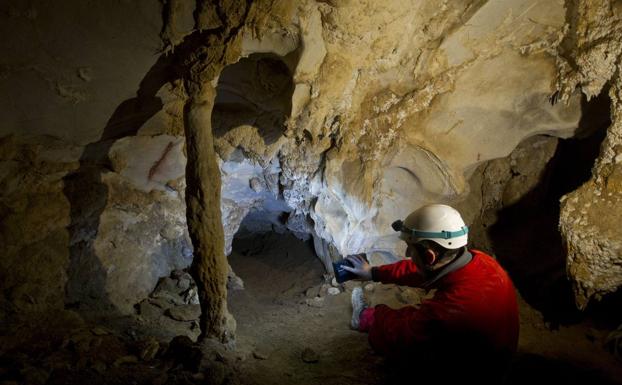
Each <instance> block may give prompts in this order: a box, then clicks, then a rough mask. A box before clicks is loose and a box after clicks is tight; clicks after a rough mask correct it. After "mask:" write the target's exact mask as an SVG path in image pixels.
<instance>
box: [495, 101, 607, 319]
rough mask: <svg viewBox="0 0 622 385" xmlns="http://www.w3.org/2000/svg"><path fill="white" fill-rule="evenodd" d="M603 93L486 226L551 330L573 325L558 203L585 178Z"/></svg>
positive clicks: (599, 132) (594, 152)
mask: <svg viewBox="0 0 622 385" xmlns="http://www.w3.org/2000/svg"><path fill="white" fill-rule="evenodd" d="M609 109H610V99H609V97H608V94H607V90H604V91H603V92H602V93H601V95H599V96H598V97H596V98H594V99H592V100H591V101H590V102H587V101H586V100H585V97H584V99H583V100H582V117H581V120H580V122H579V129H578V131H577V136H576V137H574V138H570V139H565V140H560V141H559V144H558V147H557V150H556V153H555V155H554V156H553V158H552V159H551V160H550V161H549V163H548V165H547V167H546V170H545V172H544V176H543V178H542V180H541V181H540V183H539V184H538V185H537V186H536V187H535V188H534V189H533V190H531V191H530V192H529V193H528V194H527V195H526V196H525V197H524V198H523V199H522V200H521V201H519V202H518V203H516V204H515V205H512V206H509V207H506V208H504V209H503V210H501V211H500V212H499V217H498V218H499V219H498V221H497V223H496V224H495V225H493V226H491V227H490V228H489V235H490V238H491V240H492V243H493V250H494V252H495V254H496V255H497V257H498V259H499V261H500V262H501V264H502V265H503V266H504V268H505V269H506V270H507V271H508V272H509V273H510V276H511V277H512V280H513V281H514V284H515V285H516V287H517V288H518V290H519V291H520V293H521V295H522V296H523V298H524V299H525V300H526V301H527V302H528V303H529V304H530V305H531V306H532V307H534V308H535V309H537V310H539V311H540V312H542V314H543V316H544V319H545V320H546V321H548V322H551V324H552V326H553V327H555V325H557V324H559V323H572V322H578V321H579V320H580V319H581V318H582V317H583V316H584V314H583V313H581V312H580V311H579V310H577V308H576V306H575V303H574V296H573V292H572V285H571V282H570V281H569V280H568V278H567V276H566V251H565V249H564V245H563V243H562V238H561V234H560V232H559V229H558V222H559V212H560V205H559V199H560V198H561V197H562V196H563V195H564V194H567V193H569V192H572V191H574V190H575V189H577V188H578V187H579V186H581V185H582V184H583V183H585V182H587V181H588V180H589V179H590V178H591V170H592V167H593V165H594V161H595V159H596V158H597V157H598V154H599V151H600V144H601V143H602V141H603V139H604V138H605V135H606V133H607V127H609V125H610V124H611V121H610V114H609V113H610V111H609Z"/></svg>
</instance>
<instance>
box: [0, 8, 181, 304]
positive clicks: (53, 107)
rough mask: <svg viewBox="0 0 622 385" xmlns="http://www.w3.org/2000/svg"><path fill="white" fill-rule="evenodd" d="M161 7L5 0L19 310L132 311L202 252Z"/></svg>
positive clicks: (10, 281)
mask: <svg viewBox="0 0 622 385" xmlns="http://www.w3.org/2000/svg"><path fill="white" fill-rule="evenodd" d="M161 15H162V8H161V6H160V4H158V3H157V2H155V1H137V2H121V3H116V4H115V5H114V6H113V5H111V4H108V3H97V4H86V3H83V2H79V1H68V2H63V3H62V4H60V3H59V4H52V3H48V2H45V1H34V2H30V3H28V4H25V3H20V2H4V3H2V4H1V5H0V18H1V20H2V21H1V22H0V24H1V26H0V31H2V34H3V36H5V37H7V38H5V39H3V40H2V42H1V43H0V46H1V49H2V52H4V53H5V54H4V55H3V58H2V59H1V60H0V100H1V102H0V113H1V115H2V116H3V119H2V123H1V124H0V137H2V140H1V142H2V145H1V147H2V150H1V151H0V152H1V153H2V155H1V156H0V170H1V171H0V185H1V186H2V193H1V197H0V212H1V214H0V216H1V218H2V219H1V221H0V222H1V225H0V245H1V249H2V250H3V252H2V257H1V258H0V264H1V265H0V275H1V276H0V282H1V283H0V288H1V289H2V293H3V294H4V296H3V297H4V298H5V299H8V300H9V301H10V302H11V303H12V304H14V305H16V307H17V309H18V310H28V309H39V308H45V307H48V306H53V307H59V306H60V307H62V306H63V305H64V304H70V305H71V306H74V307H83V306H85V305H97V306H98V307H101V306H102V305H107V306H106V307H105V308H112V309H118V310H120V311H122V312H128V311H131V309H132V308H131V306H132V305H133V304H134V303H135V302H137V301H138V300H139V299H140V298H143V297H145V296H146V295H147V294H148V293H149V292H150V291H151V290H152V289H153V287H154V286H155V283H156V282H157V279H158V277H161V276H165V275H168V274H169V273H170V271H171V270H172V269H174V268H182V267H186V266H188V265H189V263H190V261H191V260H192V246H191V244H190V241H189V238H188V234H187V229H186V218H185V203H184V195H183V194H184V188H185V178H184V173H185V171H184V170H185V157H184V155H183V152H184V143H183V142H184V141H183V137H182V136H181V135H182V134H183V122H182V120H181V116H182V115H181V112H182V111H181V109H182V108H183V95H181V94H179V87H178V84H173V83H171V82H169V79H168V76H169V74H168V72H167V70H165V64H164V63H163V60H160V59H161V57H160V54H159V53H158V52H159V51H160V49H161V48H162V41H161V39H160V37H159V34H160V30H161V27H162V19H161Z"/></svg>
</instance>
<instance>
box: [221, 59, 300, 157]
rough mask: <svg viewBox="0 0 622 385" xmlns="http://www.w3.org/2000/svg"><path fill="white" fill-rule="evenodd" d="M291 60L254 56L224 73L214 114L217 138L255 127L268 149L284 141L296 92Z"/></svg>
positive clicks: (225, 69) (222, 73)
mask: <svg viewBox="0 0 622 385" xmlns="http://www.w3.org/2000/svg"><path fill="white" fill-rule="evenodd" d="M290 59H291V58H290V57H289V55H288V57H280V56H277V55H274V54H252V55H250V56H249V57H247V58H242V59H240V61H238V62H237V63H235V64H232V65H229V66H227V67H225V68H224V69H223V71H222V72H221V74H220V77H219V79H218V85H217V87H216V91H217V94H216V100H215V102H214V108H213V111H212V127H213V133H214V137H216V138H220V137H222V136H224V135H225V134H226V133H227V132H229V131H230V130H232V129H235V128H236V127H239V126H244V125H249V126H253V127H256V128H257V130H258V132H259V135H260V136H261V138H262V139H263V141H264V143H265V144H266V145H269V144H272V143H274V142H276V140H278V138H279V137H281V135H282V134H283V132H284V129H285V122H286V119H287V117H288V116H289V115H290V112H291V109H292V93H293V92H294V83H293V79H292V74H291V70H290V68H289V66H288V64H287V63H289V62H290V61H291V60H290Z"/></svg>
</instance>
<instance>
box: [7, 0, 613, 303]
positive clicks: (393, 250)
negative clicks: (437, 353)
mask: <svg viewBox="0 0 622 385" xmlns="http://www.w3.org/2000/svg"><path fill="white" fill-rule="evenodd" d="M168 3H169V2H158V1H155V0H153V1H152V0H141V1H136V2H120V3H119V4H116V5H115V6H114V7H112V6H109V5H108V4H107V3H105V2H103V3H100V4H90V3H88V4H87V3H84V2H80V1H73V0H70V1H66V2H63V4H62V5H58V4H56V3H54V4H52V3H50V2H45V1H42V0H35V1H32V2H23V3H19V2H11V3H6V4H1V5H0V32H2V34H3V36H10V38H7V39H3V40H2V41H1V42H0V48H1V49H2V52H5V53H6V55H5V56H4V57H3V58H2V59H0V114H1V115H2V116H3V120H2V124H0V186H1V187H2V189H1V191H0V218H1V219H2V221H1V224H0V246H2V249H3V250H5V252H4V255H3V256H2V258H1V259H0V289H2V292H3V293H4V295H5V297H7V298H8V299H9V301H10V302H12V303H19V304H20V306H21V307H24V308H28V307H31V308H32V307H36V306H35V303H37V302H43V303H44V304H47V305H50V306H62V305H63V303H69V304H78V303H89V302H98V303H104V304H107V305H110V306H111V307H113V308H115V309H118V310H120V311H121V312H128V311H130V310H131V306H132V305H133V304H134V303H136V302H139V301H140V299H141V298H144V297H146V295H147V294H148V293H149V292H151V290H152V289H153V288H154V287H155V285H156V283H157V281H158V278H160V277H163V276H168V274H169V273H170V271H172V270H174V269H180V268H185V267H187V266H188V265H189V264H190V262H191V260H192V256H193V255H192V246H191V244H190V243H191V242H190V241H189V237H188V232H187V224H186V205H185V200H184V189H185V187H186V183H185V170H186V151H187V149H186V148H185V145H184V139H185V138H183V135H184V127H185V125H186V124H188V122H187V121H185V120H184V110H185V108H186V107H188V105H189V101H188V96H189V95H190V94H191V90H189V89H188V87H190V85H189V84H187V83H184V82H183V81H182V80H181V76H182V75H180V71H182V70H183V69H184V68H185V67H183V66H184V65H185V63H186V62H187V61H192V60H197V58H199V57H201V55H202V53H201V52H202V51H201V49H200V48H201V47H203V48H204V50H205V52H203V54H205V55H207V52H208V48H207V47H209V48H210V49H211V51H209V53H210V55H212V56H210V58H212V59H213V62H210V63H209V65H208V64H206V66H205V68H203V70H202V71H203V72H201V73H197V74H193V75H194V76H195V78H196V79H202V81H203V83H202V86H203V87H205V89H210V87H212V88H213V91H214V93H215V98H214V106H213V109H212V111H211V112H209V111H208V112H207V113H205V114H204V115H201V116H200V117H196V118H197V119H199V120H200V119H209V121H210V124H207V125H205V124H204V125H202V127H203V126H206V127H209V126H211V127H212V128H213V133H214V149H215V151H216V153H217V155H218V157H219V159H218V167H219V169H220V173H221V175H213V177H214V178H220V181H221V186H222V191H221V207H220V208H221V213H222V223H223V228H224V249H225V250H224V251H225V252H226V253H228V252H230V250H231V242H232V239H233V237H234V235H235V234H238V233H239V234H243V233H244V232H257V231H292V232H293V233H294V234H296V235H297V236H299V237H300V238H302V239H308V238H309V237H312V238H313V243H314V245H315V247H316V251H317V253H318V255H319V256H320V257H321V258H322V259H323V260H324V263H325V265H326V266H327V267H328V266H330V261H331V259H334V258H338V257H339V256H340V255H347V254H354V253H359V252H366V253H368V255H370V258H371V260H372V262H373V263H385V262H389V261H393V260H396V259H397V258H399V257H400V256H401V255H402V251H403V250H401V247H402V246H401V245H400V243H399V241H398V239H397V237H396V235H395V234H394V233H393V231H392V230H391V227H390V223H391V222H392V221H394V220H395V219H400V218H403V217H404V216H405V215H406V214H407V213H408V212H410V211H411V210H413V209H415V208H417V207H419V206H420V205H422V204H425V203H428V202H447V203H452V204H461V202H463V204H464V205H467V207H466V208H465V210H467V211H468V210H471V211H472V212H479V210H480V208H481V207H480V206H477V205H478V204H484V205H485V204H486V202H483V201H480V202H478V201H469V200H468V199H467V197H469V196H470V195H469V185H468V183H467V180H468V178H469V177H470V176H471V175H472V174H473V172H474V170H476V169H477V167H478V166H479V165H481V164H482V163H483V162H486V161H489V160H491V159H495V158H501V157H505V156H507V155H509V154H510V153H511V152H512V151H513V150H514V149H515V147H516V146H517V145H518V144H519V143H520V142H523V141H524V140H525V139H529V138H530V137H532V136H535V135H541V134H545V135H549V136H553V137H560V138H566V137H570V136H572V135H574V134H575V131H576V129H577V127H578V121H579V118H580V114H581V108H580V98H581V96H580V91H583V93H584V94H586V95H588V96H594V95H597V94H598V93H599V92H600V90H601V89H602V88H603V86H604V85H605V84H606V83H607V82H608V81H610V80H611V79H613V81H612V82H611V91H610V95H611V98H612V100H613V105H614V107H615V108H613V109H612V110H613V111H614V112H613V120H614V124H613V125H612V127H611V128H610V132H609V134H608V137H607V140H606V142H605V144H604V145H603V150H602V155H601V159H600V160H599V162H598V163H597V165H596V167H595V172H594V180H593V181H592V182H590V183H588V184H587V185H586V186H584V187H583V188H582V190H581V191H580V192H577V193H576V194H577V196H569V197H568V198H567V199H565V200H564V203H563V205H564V209H563V210H562V218H561V228H562V232H563V233H564V235H565V237H566V239H567V242H568V250H569V255H570V259H569V272H570V274H571V276H572V277H573V279H575V281H576V287H577V291H578V293H580V295H579V298H581V300H580V301H579V302H580V303H581V304H585V302H586V301H587V299H588V298H590V297H591V296H594V295H600V294H601V293H606V292H610V291H613V290H615V288H616V287H617V286H619V285H620V284H622V282H620V281H619V277H620V276H622V274H620V272H619V269H618V270H616V269H617V268H616V266H617V267H619V266H620V263H619V256H620V255H621V254H620V252H619V249H620V240H621V239H622V234H618V233H617V231H618V230H617V229H619V227H615V226H614V227H610V225H611V223H609V222H607V221H602V220H600V221H599V220H597V219H600V218H601V217H602V213H604V212H616V210H618V208H619V207H618V206H619V202H618V200H616V199H617V198H616V197H617V196H618V195H619V192H620V191H621V190H620V186H619V185H620V183H618V182H617V181H618V180H619V177H618V176H619V172H618V168H619V163H620V159H622V157H621V156H620V155H619V153H620V148H622V147H621V146H622V145H621V144H620V143H619V142H620V137H621V136H620V134H619V133H618V132H617V131H619V130H618V128H619V127H618V126H619V122H618V120H619V119H618V114H619V113H618V100H619V95H618V94H619V89H618V85H617V83H616V80H615V79H617V78H619V76H618V77H615V76H614V74H615V73H617V72H616V71H618V65H619V56H620V41H622V39H620V36H618V35H619V33H618V32H619V30H620V28H619V17H620V7H619V5H617V3H615V2H609V1H602V2H594V3H593V4H592V2H590V4H587V2H585V3H583V2H578V1H574V0H571V1H567V2H561V1H545V0H537V1H527V0H511V1H502V2H501V1H494V2H493V1H488V2H486V1H480V0H464V1H440V2H439V1H436V0H424V1H398V0H387V1H381V2H380V1H314V0H303V1H299V2H291V1H282V0H278V1H272V0H270V1H268V0H258V1H254V2H252V4H249V5H248V7H247V3H245V2H243V3H239V4H238V3H236V2H233V1H222V2H215V3H211V2H210V3H207V2H195V1H190V0H180V1H176V2H175V4H176V5H175V7H172V8H166V12H163V11H164V8H162V7H167V6H170V4H169V5H166V4H168ZM240 4H242V5H243V6H241V5H240ZM236 5H237V6H236ZM216 6H218V7H220V8H218V10H219V12H216V11H215V9H214V7H216ZM163 16H164V17H163ZM67 20H72V21H74V22H72V23H67ZM234 25H235V26H236V27H235V28H232V27H231V26H234ZM220 29H222V30H223V31H226V33H227V34H229V33H231V38H230V39H229V40H228V41H227V42H226V45H224V46H223V45H219V44H222V42H218V41H217V40H214V39H217V37H215V36H216V35H215V34H212V35H210V34H211V33H212V32H213V31H220ZM210 36H211V37H210ZM210 39H212V40H210ZM216 43H218V44H216ZM193 45H194V46H193ZM189 46H191V48H194V50H187V48H188V47H189ZM185 52H193V55H195V54H196V55H195V56H192V55H191V57H184V56H183V55H184V53H185ZM210 60H211V59H210ZM180 63H181V64H180ZM575 64H576V65H575ZM197 68H198V67H197ZM577 86H579V88H580V89H579V91H577V90H576V89H577ZM558 91H559V92H558ZM558 100H562V101H563V103H555V102H556V101H558ZM547 146H548V145H546V146H545V147H546V148H547V149H548V147H547ZM210 147H211V146H210ZM521 159H523V158H521ZM540 160H542V159H540ZM525 177H526V178H530V176H528V175H525ZM202 182H203V183H204V184H208V183H210V181H202ZM505 182H506V181H503V183H501V182H499V183H498V186H505ZM532 182H533V180H531V179H529V180H524V181H518V180H516V181H508V183H514V184H515V185H516V186H514V187H516V188H511V189H509V190H507V191H514V192H516V194H515V195H513V193H508V194H505V195H502V197H501V199H502V200H503V201H504V202H512V201H514V200H516V199H517V197H519V196H522V194H523V193H524V191H520V187H521V186H523V187H525V188H527V186H528V185H529V184H530V183H532ZM214 183H215V182H214ZM498 186H495V185H494V183H493V185H491V186H488V188H490V189H494V188H496V187H498ZM588 190H589V191H588ZM597 197H598V198H597ZM575 198H576V199H575ZM603 199H604V200H603ZM464 202H466V203H464ZM587 203H591V204H592V206H586V204H587ZM469 205H475V206H469ZM582 210H583V211H585V213H583V212H582ZM618 211H619V210H618ZM571 213H572V214H571ZM577 213H579V214H577ZM577 218H578V221H577V222H576V223H574V222H573V221H575V220H576V219H577ZM611 220H613V219H611ZM596 235H599V236H598V237H597V236H596ZM219 242H220V241H219ZM594 242H597V244H594ZM595 250H596V252H595ZM588 257H590V258H591V259H590V258H588Z"/></svg>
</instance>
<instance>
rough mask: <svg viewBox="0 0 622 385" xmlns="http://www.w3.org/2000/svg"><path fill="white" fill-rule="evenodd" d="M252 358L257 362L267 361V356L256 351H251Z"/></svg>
mask: <svg viewBox="0 0 622 385" xmlns="http://www.w3.org/2000/svg"><path fill="white" fill-rule="evenodd" d="M253 358H255V359H257V360H267V359H268V355H267V354H265V353H263V352H260V351H257V350H253Z"/></svg>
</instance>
